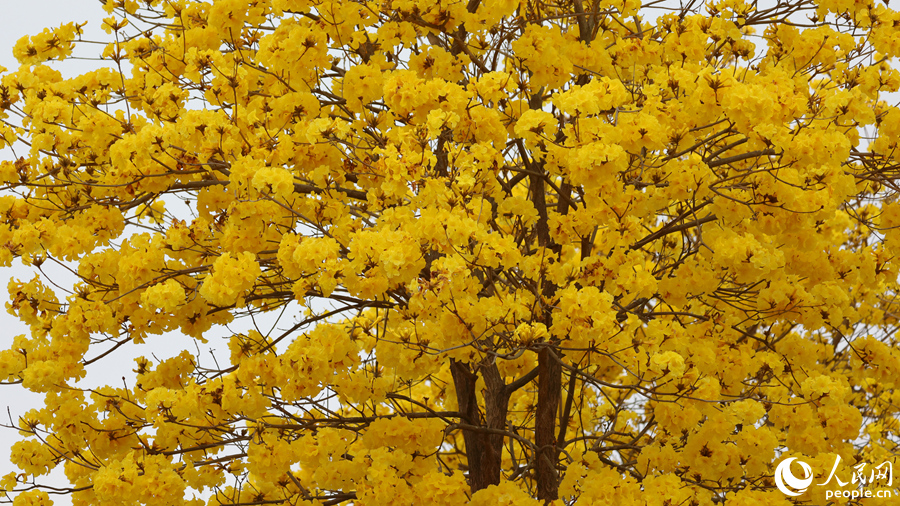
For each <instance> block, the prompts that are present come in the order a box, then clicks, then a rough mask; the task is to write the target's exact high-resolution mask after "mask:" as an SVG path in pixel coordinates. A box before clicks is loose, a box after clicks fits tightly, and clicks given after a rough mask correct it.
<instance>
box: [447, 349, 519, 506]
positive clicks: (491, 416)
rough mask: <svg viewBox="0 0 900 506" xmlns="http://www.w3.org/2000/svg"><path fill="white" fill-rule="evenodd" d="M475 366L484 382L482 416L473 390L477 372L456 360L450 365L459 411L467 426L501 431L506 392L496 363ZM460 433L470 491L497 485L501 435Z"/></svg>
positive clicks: (500, 461)
mask: <svg viewBox="0 0 900 506" xmlns="http://www.w3.org/2000/svg"><path fill="white" fill-rule="evenodd" d="M479 369H480V370H481V373H482V376H483V377H484V384H485V391H484V403H485V406H484V408H485V409H484V417H482V413H481V412H480V411H479V409H478V397H477V395H476V392H475V384H476V382H477V381H478V374H477V372H478V371H477V370H476V371H472V369H471V367H470V366H469V364H467V363H463V362H457V361H456V360H454V361H452V362H451V364H450V372H451V374H452V376H453V383H454V386H455V387H456V401H457V404H458V405H459V412H460V413H462V414H464V415H465V416H466V417H467V418H468V420H467V421H468V424H469V425H474V426H479V427H485V428H487V429H496V430H504V429H505V428H506V414H507V410H508V407H509V394H510V391H509V390H508V389H507V388H506V385H505V384H504V383H503V378H502V377H501V376H500V371H499V370H498V369H497V366H496V364H490V365H482V366H481V367H480V368H479ZM462 432H463V441H465V443H466V459H467V461H468V465H469V487H470V488H471V489H472V492H473V493H474V492H477V491H479V490H481V489H484V488H487V487H488V486H490V485H497V484H499V483H500V468H501V464H502V457H503V435H502V434H497V433H493V434H490V433H486V432H478V431H476V430H471V429H463V431H462Z"/></svg>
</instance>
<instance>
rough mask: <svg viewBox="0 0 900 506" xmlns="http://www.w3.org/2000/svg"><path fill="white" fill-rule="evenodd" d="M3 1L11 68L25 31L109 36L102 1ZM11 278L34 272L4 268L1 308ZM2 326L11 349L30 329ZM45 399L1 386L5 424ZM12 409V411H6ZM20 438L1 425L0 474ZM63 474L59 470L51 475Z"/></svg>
mask: <svg viewBox="0 0 900 506" xmlns="http://www.w3.org/2000/svg"><path fill="white" fill-rule="evenodd" d="M0 6H2V11H3V15H2V16H0V66H3V67H6V68H7V69H8V70H9V71H12V70H15V69H16V68H18V63H17V62H16V60H15V58H13V56H12V47H13V45H15V43H16V41H17V40H19V39H20V38H21V37H23V36H25V35H33V34H36V33H39V32H41V31H42V30H43V29H44V28H46V27H49V26H58V25H60V24H62V23H68V22H71V21H74V22H77V23H84V22H85V21H89V24H88V25H87V26H86V27H85V32H86V34H85V35H86V38H90V39H92V40H102V38H103V37H105V36H106V34H105V33H103V31H102V30H101V28H100V22H101V20H102V19H103V18H104V17H106V13H105V12H104V11H103V8H102V5H101V3H100V1H99V0H28V1H19V0H0ZM98 47H99V46H98ZM96 64H97V62H91V61H77V60H70V61H66V62H63V63H62V64H61V65H59V66H57V68H58V69H59V70H60V71H62V72H64V73H66V74H69V73H71V74H72V75H76V73H81V72H84V71H87V70H89V69H91V68H93V67H95V66H96ZM12 156H13V155H12V153H11V152H10V151H9V150H8V149H5V150H0V159H3V160H9V159H12ZM10 277H18V278H20V279H23V280H27V279H31V277H33V273H32V272H31V271H30V270H26V269H24V268H22V267H15V266H14V267H10V268H0V307H4V308H5V305H6V303H7V302H8V301H9V295H8V294H7V290H6V282H7V280H8V279H9V278H10ZM0 329H2V330H0V349H7V348H9V346H10V343H11V342H12V339H13V337H15V336H16V335H18V334H25V333H27V331H28V330H27V328H26V327H25V326H24V325H22V324H21V323H20V322H19V321H18V319H16V318H15V317H13V316H11V315H9V314H8V313H6V311H5V309H3V310H0ZM129 367H130V365H129ZM42 404H43V403H42V397H41V396H40V395H38V394H31V393H29V392H27V391H25V390H24V389H23V388H21V387H19V386H7V385H4V386H0V423H4V424H8V423H9V418H10V416H11V417H12V419H13V420H15V419H16V418H17V417H18V416H20V415H22V414H24V413H25V412H27V411H28V410H29V409H32V408H35V407H40V406H41V405H42ZM7 408H8V413H9V415H7V413H6V412H5V411H7ZM18 439H19V436H18V434H17V433H16V432H15V431H13V430H8V429H3V428H0V476H2V475H5V474H8V473H10V472H12V471H15V470H16V469H15V468H14V467H13V466H12V464H11V463H10V462H9V449H10V447H11V446H12V444H13V443H14V442H15V441H17V440H18ZM60 476H61V473H59V472H57V473H54V475H53V476H52V477H53V478H57V477H60ZM54 481H55V480H54ZM60 484H62V483H60ZM53 499H54V502H55V504H57V505H60V506H64V505H68V504H71V501H69V500H68V497H59V496H54V497H53Z"/></svg>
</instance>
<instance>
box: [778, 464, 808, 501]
mask: <svg viewBox="0 0 900 506" xmlns="http://www.w3.org/2000/svg"><path fill="white" fill-rule="evenodd" d="M795 460H797V459H796V458H794V457H791V458H789V459H784V460H782V461H781V463H780V464H778V467H776V468H775V486H776V487H778V490H780V491H781V492H782V493H784V494H785V495H789V496H798V495H800V494H802V493H803V492H806V489H807V488H809V486H810V485H811V484H812V481H813V474H812V468H810V467H809V464H807V463H806V462H803V461H802V460H797V463H798V464H800V467H801V468H802V469H803V474H804V477H803V478H797V477H796V476H794V474H793V473H792V472H791V462H793V461H795Z"/></svg>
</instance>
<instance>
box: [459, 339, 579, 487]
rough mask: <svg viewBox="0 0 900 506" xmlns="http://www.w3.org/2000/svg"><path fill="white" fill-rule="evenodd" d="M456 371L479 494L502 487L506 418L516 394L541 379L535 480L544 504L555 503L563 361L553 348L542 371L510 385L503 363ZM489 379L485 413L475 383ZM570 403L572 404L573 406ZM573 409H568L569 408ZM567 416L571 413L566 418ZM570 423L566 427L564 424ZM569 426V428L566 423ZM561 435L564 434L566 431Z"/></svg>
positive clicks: (542, 355)
mask: <svg viewBox="0 0 900 506" xmlns="http://www.w3.org/2000/svg"><path fill="white" fill-rule="evenodd" d="M450 371H451V373H452V375H453V383H454V386H455V387H456V400H457V403H458V404H459V411H460V413H461V414H462V415H463V416H465V420H466V423H464V424H462V426H463V440H464V441H465V443H466V458H467V460H468V465H469V485H470V486H471V488H472V492H473V493H474V492H477V491H479V490H481V489H483V488H487V487H488V486H490V485H497V484H499V483H500V472H501V466H502V461H503V460H502V457H503V446H504V439H505V437H504V436H505V435H506V433H507V427H506V414H507V410H508V409H509V398H510V395H511V394H512V393H513V392H514V391H515V390H517V389H518V388H520V387H522V386H524V385H525V384H526V383H528V382H530V381H531V380H532V379H534V378H535V376H536V377H537V381H538V386H537V388H538V400H537V407H536V408H535V411H536V413H535V424H534V432H535V434H534V444H535V449H536V451H535V453H534V455H533V459H534V464H533V465H534V479H535V482H536V483H537V496H538V499H540V500H545V501H552V500H554V499H556V498H557V496H558V492H557V490H558V488H559V478H558V476H557V472H556V464H557V461H558V459H559V449H558V447H557V437H556V434H555V432H556V416H557V410H558V409H559V397H560V389H561V386H562V382H561V380H562V369H561V366H560V362H559V358H557V357H556V356H555V355H554V353H553V351H552V350H551V349H550V348H543V349H541V351H540V352H538V367H537V369H536V370H535V371H533V372H532V373H530V374H528V375H526V376H524V377H522V378H520V379H519V380H516V381H515V382H514V383H510V384H508V385H507V384H506V383H504V381H503V378H502V377H501V376H500V371H499V370H498V369H497V364H495V363H493V362H492V363H490V365H484V364H482V365H481V366H478V367H477V368H475V370H473V367H471V366H470V365H469V364H468V363H465V362H457V361H455V360H454V361H452V362H451V366H450ZM479 372H480V373H481V377H482V378H484V391H483V394H484V410H483V412H482V410H480V409H479V406H478V397H477V392H476V391H475V384H476V383H477V381H478V376H479V374H478V373H479ZM567 404H568V403H567ZM567 411H568V410H567ZM564 416H565V415H564ZM564 423H565V421H563V422H562V423H561V425H562V424H564ZM562 426H563V427H564V425H562ZM560 436H564V433H563V431H562V429H561V430H560Z"/></svg>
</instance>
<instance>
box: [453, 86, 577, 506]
mask: <svg viewBox="0 0 900 506" xmlns="http://www.w3.org/2000/svg"><path fill="white" fill-rule="evenodd" d="M537 103H538V104H539V101H538V102H537ZM519 148H520V155H521V156H522V160H523V163H524V164H525V166H526V168H527V169H529V172H530V173H531V175H530V176H529V177H530V187H529V193H530V197H531V200H532V203H533V204H534V207H535V209H537V211H538V221H537V224H536V225H535V233H536V235H537V240H538V244H539V245H540V246H542V247H547V248H549V249H551V250H552V251H554V252H555V253H559V251H560V250H561V248H560V246H559V245H558V244H555V243H553V241H552V240H551V238H550V232H549V227H548V223H547V202H546V197H545V193H544V192H545V188H544V178H543V172H544V167H543V163H540V162H538V163H532V162H533V161H529V160H528V156H527V154H526V151H525V149H524V147H523V146H522V145H521V144H520V145H519ZM559 191H560V194H561V195H559V196H558V197H559V199H558V204H557V211H558V212H560V213H561V214H567V212H568V210H569V205H568V203H567V202H568V200H567V199H568V194H569V193H570V192H571V187H570V186H569V185H568V184H563V185H562V186H561V188H560V189H559ZM585 253H586V251H582V255H584V254H585ZM539 287H540V288H539V289H538V290H539V292H540V293H539V297H538V300H539V301H540V300H544V301H546V300H550V299H551V298H552V297H553V296H554V295H555V293H556V289H557V287H556V286H555V285H553V284H551V283H549V282H547V281H546V280H541V284H540V285H539ZM536 311H537V313H538V314H536V315H535V316H536V317H537V319H538V320H540V321H541V323H544V324H545V325H546V326H547V328H550V327H551V324H552V315H551V314H550V308H548V307H539V308H537V309H536ZM537 354H538V366H537V368H536V369H534V370H533V371H531V372H530V373H528V374H526V375H525V376H523V377H521V378H519V379H517V380H515V381H514V382H512V383H510V384H506V383H505V381H504V379H503V377H502V376H501V375H500V371H499V370H498V368H497V364H496V363H495V362H494V361H493V359H492V358H490V357H488V359H487V360H485V361H483V362H482V363H480V364H468V363H464V362H457V361H455V360H454V361H452V362H451V368H450V370H451V374H452V376H453V383H454V386H455V387H456V400H457V403H458V406H459V412H460V414H461V415H462V416H464V417H465V420H464V421H465V422H466V423H464V424H463V440H464V441H465V445H466V458H467V460H468V466H469V484H470V486H471V489H472V492H473V493H474V492H477V491H478V490H481V489H484V488H486V487H488V486H490V485H496V484H499V483H500V475H501V467H502V461H503V459H502V456H503V447H504V439H505V436H506V435H507V434H509V432H507V426H506V415H507V411H508V409H509V399H510V396H511V395H512V393H513V392H515V391H516V390H518V389H519V388H522V387H524V386H525V385H527V384H528V383H530V382H531V381H533V380H534V379H535V378H536V379H537V406H536V407H535V422H534V451H533V455H532V460H533V461H532V466H533V470H534V480H535V483H536V485H537V497H538V499H539V500H543V501H545V502H549V501H553V500H555V499H557V498H558V495H559V493H558V490H559V476H558V473H557V463H558V461H559V453H560V451H559V446H558V444H560V443H561V442H562V441H563V440H564V439H565V430H566V426H567V425H568V418H569V413H570V410H571V407H572V393H573V387H574V385H573V383H574V380H575V378H576V376H575V375H574V374H573V375H572V378H571V379H572V380H573V381H571V382H570V384H569V394H568V398H567V399H566V406H565V408H564V410H563V412H562V413H561V414H560V416H561V419H560V429H559V435H558V436H557V434H556V419H557V413H558V412H559V407H560V395H561V391H562V355H561V353H560V352H559V351H558V350H557V349H556V346H554V343H553V342H552V341H551V342H546V343H543V346H541V347H540V348H539V350H538V351H537ZM479 374H480V375H481V377H482V378H483V379H484V390H483V392H482V393H483V397H484V409H483V411H482V410H480V409H479V406H478V396H477V393H478V392H476V389H475V388H476V387H475V385H476V383H477V381H478V376H479Z"/></svg>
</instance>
